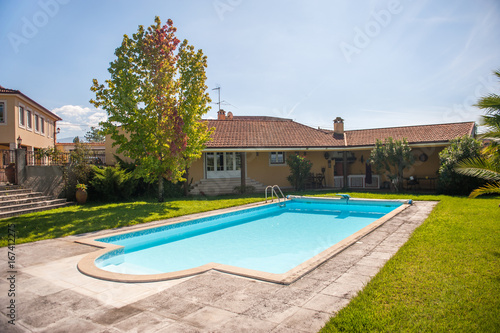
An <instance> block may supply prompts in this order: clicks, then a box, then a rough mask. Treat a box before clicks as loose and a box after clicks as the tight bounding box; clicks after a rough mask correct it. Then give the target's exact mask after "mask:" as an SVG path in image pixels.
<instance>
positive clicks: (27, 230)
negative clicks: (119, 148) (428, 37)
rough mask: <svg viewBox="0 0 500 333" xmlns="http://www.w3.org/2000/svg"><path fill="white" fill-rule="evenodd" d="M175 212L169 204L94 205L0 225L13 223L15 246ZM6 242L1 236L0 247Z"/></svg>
mask: <svg viewBox="0 0 500 333" xmlns="http://www.w3.org/2000/svg"><path fill="white" fill-rule="evenodd" d="M179 210H180V208H179V207H176V206H175V205H173V204H170V203H162V204H160V203H154V202H144V201H139V202H127V203H115V204H104V205H103V204H96V203H94V204H89V205H86V206H72V207H67V208H62V209H57V210H52V211H46V212H40V213H34V214H28V215H23V216H18V217H14V218H11V219H6V220H3V221H0V226H1V227H2V228H7V224H15V225H16V229H15V230H16V237H17V239H18V240H19V241H18V243H25V242H31V241H36V240H42V239H50V238H57V237H64V236H68V235H75V234H81V233H87V232H92V231H97V230H103V229H112V228H118V227H123V226H127V225H134V224H139V223H144V222H148V221H152V220H154V219H155V218H156V217H158V216H164V215H168V214H167V213H171V214H172V215H175V212H176V211H179ZM6 242H7V239H6V238H5V237H2V238H1V239H0V246H5V245H6Z"/></svg>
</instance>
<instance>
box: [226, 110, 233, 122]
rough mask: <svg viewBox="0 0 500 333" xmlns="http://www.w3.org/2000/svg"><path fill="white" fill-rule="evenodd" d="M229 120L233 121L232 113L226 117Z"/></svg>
mask: <svg viewBox="0 0 500 333" xmlns="http://www.w3.org/2000/svg"><path fill="white" fill-rule="evenodd" d="M226 119H227V120H233V113H232V112H231V111H229V112H228V113H227V117H226Z"/></svg>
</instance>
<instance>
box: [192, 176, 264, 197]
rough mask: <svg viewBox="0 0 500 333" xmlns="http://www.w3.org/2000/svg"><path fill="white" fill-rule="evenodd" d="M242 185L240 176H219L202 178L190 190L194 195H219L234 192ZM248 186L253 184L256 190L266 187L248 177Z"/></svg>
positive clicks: (259, 190) (262, 189)
mask: <svg viewBox="0 0 500 333" xmlns="http://www.w3.org/2000/svg"><path fill="white" fill-rule="evenodd" d="M240 185H241V179H240V178H217V179H202V180H200V181H199V182H197V183H196V184H195V185H194V188H193V189H192V190H191V191H190V192H189V193H190V194H192V195H198V194H205V195H218V194H229V193H234V188H235V187H237V186H240ZM246 186H253V187H254V188H255V192H261V191H264V189H265V188H266V187H265V186H264V185H263V184H261V183H259V182H258V181H256V180H254V179H251V178H247V179H246Z"/></svg>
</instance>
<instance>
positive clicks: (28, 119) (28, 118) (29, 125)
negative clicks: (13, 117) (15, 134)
mask: <svg viewBox="0 0 500 333" xmlns="http://www.w3.org/2000/svg"><path fill="white" fill-rule="evenodd" d="M32 122H33V118H32V117H31V110H26V125H27V126H26V127H27V128H28V129H32V128H33V124H32Z"/></svg>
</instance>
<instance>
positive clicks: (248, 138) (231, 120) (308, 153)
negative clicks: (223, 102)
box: [106, 110, 475, 194]
mask: <svg viewBox="0 0 500 333" xmlns="http://www.w3.org/2000/svg"><path fill="white" fill-rule="evenodd" d="M208 126H209V128H210V127H213V128H215V131H214V133H213V135H212V141H210V142H208V143H207V146H206V149H205V150H204V152H203V157H202V158H201V159H200V160H198V161H195V162H194V163H193V165H192V166H191V168H190V170H189V181H191V179H192V180H193V185H194V189H193V190H192V191H191V193H193V194H198V193H200V192H203V193H205V194H216V193H227V192H231V191H232V190H233V188H234V186H238V185H239V184H240V179H241V164H242V160H243V161H244V163H245V167H244V168H243V169H244V170H245V173H246V180H247V181H246V182H247V185H252V186H255V187H256V189H257V190H262V189H263V188H264V187H265V186H266V185H279V186H280V187H282V188H287V187H290V183H289V182H288V181H287V176H288V175H289V174H290V170H289V168H288V166H287V164H286V158H287V155H288V154H300V155H302V156H305V157H306V158H307V159H309V160H310V161H311V162H312V164H313V168H312V170H311V172H312V174H313V175H314V176H315V177H316V178H313V180H314V179H316V180H318V179H319V180H320V182H321V183H318V182H316V183H314V182H312V183H311V184H310V185H311V186H325V187H331V188H344V187H348V188H351V189H378V188H383V187H387V186H388V182H387V181H388V180H387V179H386V178H385V177H384V176H383V175H377V174H376V171H375V170H370V169H371V167H370V166H369V165H368V164H367V161H368V158H369V156H370V152H371V150H372V149H373V148H374V146H375V142H376V140H377V139H380V140H384V139H385V138H388V137H392V138H393V139H398V140H400V139H403V138H406V139H407V140H408V142H409V144H410V146H411V148H412V151H413V154H414V155H415V157H416V162H415V164H414V165H413V167H412V168H411V169H410V170H406V171H405V177H410V176H413V177H414V178H416V179H417V180H419V187H420V188H422V189H433V188H434V187H435V180H436V178H437V172H438V169H439V152H440V151H441V150H443V148H444V147H446V146H448V145H449V143H450V140H452V139H455V138H457V137H461V136H464V135H470V136H474V135H475V123H474V122H463V123H453V124H439V125H423V126H406V127H394V128H382V129H367V130H354V131H344V122H343V119H341V118H340V117H338V118H336V119H335V120H334V130H333V131H331V130H324V129H315V128H312V127H309V126H306V125H303V124H300V123H297V122H294V121H293V120H291V119H284V118H276V117H250V116H239V117H238V116H233V115H232V114H231V113H228V116H227V117H226V115H225V112H224V111H223V110H221V111H220V113H219V115H218V119H217V120H208ZM107 139H108V140H107V141H106V154H107V155H108V158H107V160H108V162H110V161H113V158H112V154H113V153H114V152H115V151H116V147H114V148H112V147H111V142H110V141H111V140H109V137H108V138H107ZM243 154H244V155H243ZM370 171H371V172H370ZM367 172H368V173H370V175H372V177H368V181H367V178H366V175H367ZM369 178H371V182H370V180H369ZM344 184H346V185H347V186H344Z"/></svg>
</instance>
